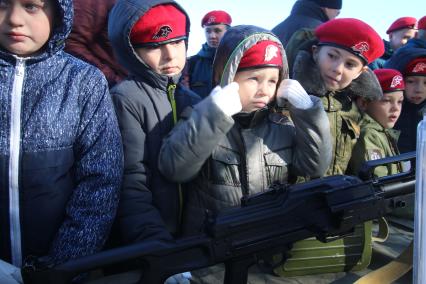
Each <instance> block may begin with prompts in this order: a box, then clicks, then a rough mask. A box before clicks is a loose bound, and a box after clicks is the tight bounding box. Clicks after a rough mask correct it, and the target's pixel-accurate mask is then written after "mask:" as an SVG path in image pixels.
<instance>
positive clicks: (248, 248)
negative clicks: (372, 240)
mask: <svg viewBox="0 0 426 284" xmlns="http://www.w3.org/2000/svg"><path fill="white" fill-rule="evenodd" d="M402 161H411V165H412V167H411V169H410V170H409V171H407V172H403V173H400V174H396V175H392V176H387V177H382V178H374V176H373V174H372V173H373V171H374V168H375V167H376V166H378V165H385V164H388V163H397V162H402ZM414 165H415V152H410V153H406V154H402V155H399V156H395V157H390V158H385V159H380V160H375V161H370V162H367V163H366V166H365V167H364V168H363V169H362V171H361V173H360V177H361V178H358V177H353V176H345V175H339V176H329V177H325V178H320V179H316V180H312V181H309V182H305V183H301V184H296V185H290V186H288V185H280V184H276V185H273V186H272V187H271V188H270V189H269V190H267V191H265V192H263V193H260V194H256V195H253V196H249V197H245V198H243V199H242V202H241V207H238V208H232V209H229V210H226V211H223V212H221V213H219V214H217V215H213V214H207V217H206V225H205V231H204V233H203V234H200V235H198V236H193V237H187V238H182V239H178V240H176V241H175V242H162V241H146V242H140V243H135V244H131V245H127V246H123V247H119V248H114V249H110V250H106V251H102V252H100V253H97V254H94V255H89V256H85V257H81V258H78V259H73V260H69V261H68V262H66V263H63V264H59V265H57V266H55V267H52V268H48V269H44V270H34V271H31V269H30V270H27V271H24V273H23V274H24V278H25V280H26V281H25V283H47V284H48V283H55V284H58V283H59V284H60V283H70V282H71V280H72V279H73V278H74V277H75V276H77V275H79V274H80V273H84V272H87V271H91V270H94V269H99V268H103V267H106V266H110V265H112V264H114V265H120V264H128V263H130V262H131V263H132V266H135V265H136V267H138V269H140V270H142V276H141V279H140V283H154V284H155V283H163V282H164V280H165V279H167V277H169V276H171V275H174V274H176V273H180V272H184V271H192V270H195V269H199V268H203V267H207V266H211V265H214V264H217V263H224V264H225V269H226V270H225V279H224V283H225V284H229V283H233V284H239V283H247V273H248V268H249V266H251V265H253V264H255V263H256V262H257V261H258V260H259V259H263V258H264V257H268V256H270V255H273V254H276V253H277V252H280V251H282V252H284V251H286V250H288V249H289V247H290V246H291V244H292V243H294V242H296V241H299V240H303V239H306V238H309V237H316V238H317V239H318V240H320V241H323V242H326V241H330V240H333V239H335V238H340V237H343V236H346V235H348V234H351V233H352V231H353V228H354V226H355V225H357V224H361V223H363V222H365V221H368V220H373V219H377V218H379V217H381V216H384V215H385V214H386V213H388V212H390V211H392V210H393V209H394V208H396V207H399V206H402V205H403V203H401V202H394V200H395V198H397V197H401V196H404V195H407V194H412V193H413V192H414V187H415V168H414ZM165 263H166V264H167V265H165Z"/></svg>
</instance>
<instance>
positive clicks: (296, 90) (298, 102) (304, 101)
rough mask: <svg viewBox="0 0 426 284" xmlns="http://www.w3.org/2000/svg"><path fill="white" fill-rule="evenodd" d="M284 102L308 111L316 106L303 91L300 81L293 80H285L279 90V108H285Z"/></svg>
mask: <svg viewBox="0 0 426 284" xmlns="http://www.w3.org/2000/svg"><path fill="white" fill-rule="evenodd" d="M284 100H288V101H289V102H290V104H292V105H293V106H294V107H295V108H298V109H308V108H311V107H312V106H313V105H314V103H313V102H312V100H311V97H310V96H309V95H308V93H306V91H305V89H303V87H302V85H300V83H299V82H298V81H296V80H291V79H284V80H283V81H282V82H281V84H280V87H279V88H278V91H277V104H278V106H284V103H285V101H284Z"/></svg>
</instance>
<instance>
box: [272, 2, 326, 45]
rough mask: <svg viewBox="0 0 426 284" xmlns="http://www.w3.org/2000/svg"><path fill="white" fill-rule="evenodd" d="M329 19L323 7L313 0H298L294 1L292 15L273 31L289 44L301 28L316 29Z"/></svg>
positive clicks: (284, 42)
mask: <svg viewBox="0 0 426 284" xmlns="http://www.w3.org/2000/svg"><path fill="white" fill-rule="evenodd" d="M328 20H329V19H328V17H327V15H326V14H325V13H324V11H323V10H322V9H321V7H320V6H319V5H318V4H317V3H315V2H312V1H305V0H298V1H296V3H294V5H293V8H292V9H291V13H290V15H289V16H288V17H287V18H286V19H285V20H284V21H282V22H281V23H279V24H278V25H277V26H276V27H275V28H273V29H272V32H273V33H274V34H275V35H276V36H277V37H278V38H279V39H280V40H281V42H282V44H283V46H284V47H286V46H287V43H288V41H289V40H290V38H291V36H292V35H293V34H294V32H296V31H297V30H299V29H301V28H309V29H314V28H316V27H317V26H319V25H320V24H322V23H325V22H327V21H328Z"/></svg>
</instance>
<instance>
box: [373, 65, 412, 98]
mask: <svg viewBox="0 0 426 284" xmlns="http://www.w3.org/2000/svg"><path fill="white" fill-rule="evenodd" d="M373 72H374V74H376V76H377V79H378V80H379V83H380V86H381V87H382V91H383V93H390V92H395V91H403V90H404V89H405V84H404V78H402V74H401V73H400V72H399V71H398V70H395V69H376V70H374V71H373Z"/></svg>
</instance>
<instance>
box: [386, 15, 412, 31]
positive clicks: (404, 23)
mask: <svg viewBox="0 0 426 284" xmlns="http://www.w3.org/2000/svg"><path fill="white" fill-rule="evenodd" d="M416 24H417V19H416V18H413V17H402V18H398V19H396V20H395V22H393V23H392V25H390V27H389V28H388V30H387V31H386V33H387V34H390V33H391V32H394V31H397V30H401V29H416V28H417V26H416Z"/></svg>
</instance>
